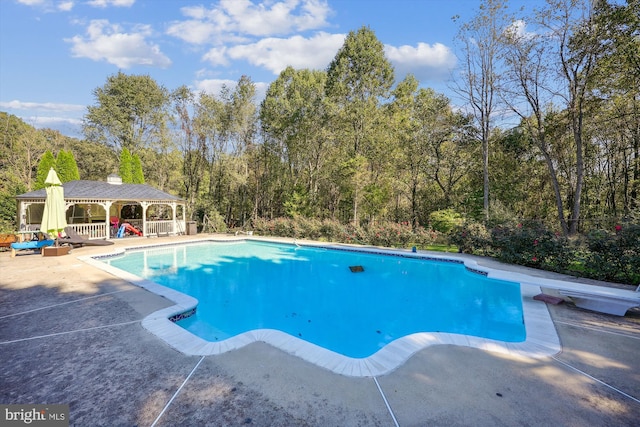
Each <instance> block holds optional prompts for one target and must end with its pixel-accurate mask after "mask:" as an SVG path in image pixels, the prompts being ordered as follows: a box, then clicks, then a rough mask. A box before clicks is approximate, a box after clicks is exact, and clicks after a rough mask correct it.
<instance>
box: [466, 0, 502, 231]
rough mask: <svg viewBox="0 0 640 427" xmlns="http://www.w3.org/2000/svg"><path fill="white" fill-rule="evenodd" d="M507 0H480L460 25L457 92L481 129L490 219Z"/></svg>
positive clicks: (485, 189)
mask: <svg viewBox="0 0 640 427" xmlns="http://www.w3.org/2000/svg"><path fill="white" fill-rule="evenodd" d="M506 7H507V0H483V1H482V3H481V4H480V10H479V12H478V14H477V15H476V16H475V17H474V18H473V19H472V20H471V21H470V22H467V23H465V24H463V25H462V27H461V28H460V32H459V34H458V39H459V40H460V41H461V42H462V54H463V58H462V63H463V67H464V68H463V70H462V72H461V76H460V79H459V80H458V81H457V82H456V89H455V90H456V92H458V94H460V95H461V96H462V97H463V98H464V99H465V100H466V101H468V102H469V105H470V107H471V110H472V113H473V116H474V118H475V121H476V123H477V127H478V129H480V139H481V142H482V174H483V208H484V212H485V218H486V219H489V142H490V141H491V133H492V131H493V127H494V126H495V124H494V121H495V115H496V109H497V102H498V81H499V79H500V76H499V64H498V61H499V59H500V55H501V47H502V44H501V41H500V38H501V36H502V33H503V31H504V30H505V29H506V28H507V27H508V26H509V24H510V20H511V18H510V17H509V16H508V15H507V14H506V13H505V9H506Z"/></svg>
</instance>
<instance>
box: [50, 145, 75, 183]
mask: <svg viewBox="0 0 640 427" xmlns="http://www.w3.org/2000/svg"><path fill="white" fill-rule="evenodd" d="M55 168H56V172H58V178H60V181H61V182H63V183H64V182H69V181H75V180H78V179H80V172H79V170H78V165H77V163H76V159H75V158H74V157H73V153H72V152H71V151H67V150H60V151H59V152H58V156H57V157H56V167H55Z"/></svg>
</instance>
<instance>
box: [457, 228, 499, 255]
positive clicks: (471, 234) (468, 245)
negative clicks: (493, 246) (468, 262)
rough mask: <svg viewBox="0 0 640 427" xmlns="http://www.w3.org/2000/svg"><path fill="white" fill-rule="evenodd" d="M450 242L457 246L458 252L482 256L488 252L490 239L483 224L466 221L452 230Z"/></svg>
mask: <svg viewBox="0 0 640 427" xmlns="http://www.w3.org/2000/svg"><path fill="white" fill-rule="evenodd" d="M450 240H451V243H453V244H454V245H456V246H458V251H459V252H462V253H465V254H473V253H480V254H484V253H486V252H488V248H489V246H490V240H491V239H490V234H489V231H488V230H487V228H486V227H485V226H484V225H483V224H481V223H479V222H475V221H471V220H468V221H466V222H464V223H463V224H461V225H459V226H457V227H456V228H455V229H454V231H453V232H452V233H451V239H450Z"/></svg>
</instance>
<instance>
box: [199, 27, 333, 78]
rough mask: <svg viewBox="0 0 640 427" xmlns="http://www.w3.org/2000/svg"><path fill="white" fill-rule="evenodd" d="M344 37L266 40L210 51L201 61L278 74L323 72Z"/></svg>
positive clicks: (329, 35) (329, 36) (323, 34)
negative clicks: (240, 63)
mask: <svg viewBox="0 0 640 427" xmlns="http://www.w3.org/2000/svg"><path fill="white" fill-rule="evenodd" d="M344 39H345V35H344V34H328V33H324V32H320V33H318V34H316V35H314V36H313V37H311V38H305V37H302V36H293V37H290V38H287V39H281V38H265V39H262V40H260V41H258V42H256V43H250V44H244V45H236V46H231V47H228V48H225V47H221V48H213V49H211V50H209V52H207V54H206V55H205V56H204V57H203V59H205V60H206V61H209V62H210V63H211V64H212V65H226V64H228V59H233V60H245V61H247V62H249V63H250V64H252V65H255V66H259V67H263V68H266V69H267V70H269V71H271V72H272V73H273V74H276V75H277V74H279V73H280V72H281V71H282V70H284V69H285V68H286V67H287V66H289V65H290V66H292V67H293V68H298V69H300V68H311V69H325V68H327V66H328V65H329V63H330V62H331V60H332V59H333V58H334V57H335V55H336V52H337V51H338V49H340V47H341V46H342V44H343V43H344Z"/></svg>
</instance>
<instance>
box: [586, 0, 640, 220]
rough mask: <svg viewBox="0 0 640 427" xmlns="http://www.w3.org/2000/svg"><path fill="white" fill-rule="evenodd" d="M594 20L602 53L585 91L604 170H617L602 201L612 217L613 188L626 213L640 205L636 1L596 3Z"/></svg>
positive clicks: (639, 5) (639, 7)
mask: <svg viewBox="0 0 640 427" xmlns="http://www.w3.org/2000/svg"><path fill="white" fill-rule="evenodd" d="M594 22H595V28H596V29H597V35H596V36H597V38H598V40H599V41H600V45H601V46H602V51H601V52H600V55H599V56H598V57H597V59H596V65H595V68H594V75H595V78H594V79H592V80H591V83H592V84H591V87H590V90H591V96H593V97H595V98H596V99H598V100H599V101H600V105H602V107H603V108H602V110H601V114H602V115H603V116H601V117H600V118H599V120H597V126H598V128H599V134H600V135H602V137H601V138H600V140H601V141H602V144H601V149H602V150H603V152H602V156H601V157H602V158H605V159H607V163H606V165H604V167H605V168H606V170H609V171H612V172H613V171H618V173H617V174H616V173H609V179H608V181H609V184H608V187H609V191H608V192H607V193H608V195H607V196H606V200H607V201H608V203H609V204H610V205H611V207H612V208H613V210H614V214H617V209H616V200H617V199H616V191H615V190H614V188H615V187H616V186H618V185H620V186H622V188H621V190H619V193H620V194H618V196H619V197H618V198H619V199H620V200H621V202H622V203H623V211H624V214H625V215H630V214H631V212H633V211H634V210H635V209H638V207H640V194H639V193H640V37H638V35H639V34H640V0H627V4H626V5H620V4H615V3H613V2H608V1H600V2H597V3H596V7H595V13H594ZM612 128H613V129H615V130H616V132H611V129H612ZM618 161H620V163H619V164H618Z"/></svg>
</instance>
